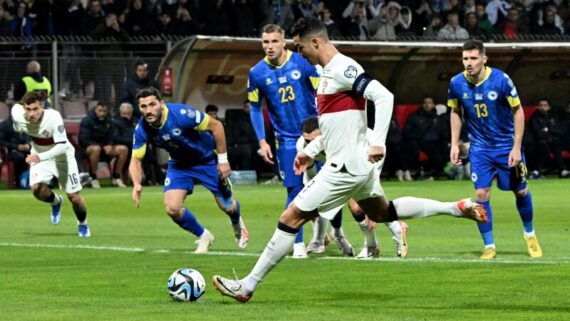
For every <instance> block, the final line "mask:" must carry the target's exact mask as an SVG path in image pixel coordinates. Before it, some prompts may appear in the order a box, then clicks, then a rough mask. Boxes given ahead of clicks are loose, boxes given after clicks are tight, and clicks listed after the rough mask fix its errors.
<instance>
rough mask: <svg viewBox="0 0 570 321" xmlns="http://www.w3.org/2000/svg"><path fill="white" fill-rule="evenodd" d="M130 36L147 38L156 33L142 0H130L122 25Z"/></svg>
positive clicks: (151, 18)
mask: <svg viewBox="0 0 570 321" xmlns="http://www.w3.org/2000/svg"><path fill="white" fill-rule="evenodd" d="M123 26H124V28H125V30H126V31H127V33H128V34H129V35H130V36H148V35H153V34H155V33H156V30H155V28H154V20H153V17H152V16H151V15H150V14H149V13H148V11H147V10H146V7H145V5H144V3H143V0H132V1H131V6H130V8H129V11H128V13H127V15H126V17H125V23H124V24H123Z"/></svg>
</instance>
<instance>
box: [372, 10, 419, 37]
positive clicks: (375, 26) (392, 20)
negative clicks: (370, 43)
mask: <svg viewBox="0 0 570 321" xmlns="http://www.w3.org/2000/svg"><path fill="white" fill-rule="evenodd" d="M404 9H405V11H406V12H407V15H406V19H407V20H405V19H404V17H403V16H402V14H401V13H402V11H403V10H404ZM411 23H412V21H411V15H410V10H409V8H407V7H406V8H402V6H400V5H399V4H398V3H397V2H395V1H390V2H388V4H387V5H386V6H384V7H382V9H381V10H380V13H379V14H378V16H376V17H375V18H373V19H371V20H370V21H369V22H368V28H369V31H370V38H371V39H374V40H394V39H396V36H397V34H398V33H400V32H401V31H402V30H403V29H407V28H409V26H410V24H411Z"/></svg>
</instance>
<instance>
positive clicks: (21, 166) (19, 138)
mask: <svg viewBox="0 0 570 321" xmlns="http://www.w3.org/2000/svg"><path fill="white" fill-rule="evenodd" d="M1 146H5V147H6V149H7V150H8V153H7V155H6V157H7V159H8V160H9V161H12V162H14V182H13V184H14V186H18V187H20V188H26V186H22V185H21V184H20V183H21V180H20V176H21V175H22V173H24V172H25V171H27V170H28V164H27V163H26V156H28V155H29V154H30V149H31V147H32V146H31V145H30V140H29V138H28V137H27V136H26V135H23V134H20V133H17V132H16V131H15V130H14V127H13V122H12V116H9V117H8V118H7V119H6V120H4V121H3V122H2V123H0V147H1Z"/></svg>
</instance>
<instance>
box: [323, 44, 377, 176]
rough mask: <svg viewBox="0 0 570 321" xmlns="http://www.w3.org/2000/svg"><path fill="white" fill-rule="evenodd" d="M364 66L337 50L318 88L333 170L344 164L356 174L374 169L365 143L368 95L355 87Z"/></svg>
mask: <svg viewBox="0 0 570 321" xmlns="http://www.w3.org/2000/svg"><path fill="white" fill-rule="evenodd" d="M362 73H364V69H363V68H362V66H360V65H359V64H358V63H357V62H356V61H354V59H352V58H349V57H347V56H345V55H343V54H341V53H337V54H336V55H335V56H334V57H333V58H332V59H331V61H330V62H329V63H328V64H327V65H326V66H324V67H323V73H322V75H321V81H320V84H319V88H318V89H317V107H318V112H319V127H320V129H321V132H322V135H323V142H324V149H325V154H326V155H327V161H326V163H325V167H326V168H327V169H328V170H330V171H333V172H336V171H340V170H341V169H343V168H344V170H346V171H347V172H349V173H351V174H353V175H365V174H368V173H369V172H370V171H371V170H373V167H374V165H373V164H372V163H370V162H369V161H368V148H367V144H366V129H367V127H366V99H365V98H364V97H362V96H360V95H358V94H356V93H355V92H354V91H353V90H352V85H353V84H354V81H355V80H356V77H357V76H358V75H360V74H362Z"/></svg>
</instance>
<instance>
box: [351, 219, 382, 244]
mask: <svg viewBox="0 0 570 321" xmlns="http://www.w3.org/2000/svg"><path fill="white" fill-rule="evenodd" d="M386 224H388V223H386ZM358 226H359V227H360V230H361V231H362V234H364V242H365V243H366V246H367V247H376V246H378V242H377V241H376V235H374V231H370V228H369V226H368V223H366V220H363V221H362V222H358Z"/></svg>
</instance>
